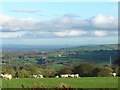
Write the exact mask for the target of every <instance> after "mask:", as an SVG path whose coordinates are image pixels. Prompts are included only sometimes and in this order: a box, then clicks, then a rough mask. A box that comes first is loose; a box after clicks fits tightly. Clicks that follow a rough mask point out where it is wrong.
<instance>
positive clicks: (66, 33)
mask: <svg viewBox="0 0 120 90" xmlns="http://www.w3.org/2000/svg"><path fill="white" fill-rule="evenodd" d="M54 34H55V35H57V36H61V37H65V36H81V35H84V34H86V33H85V32H84V31H75V30H71V31H69V30H67V31H61V32H54Z"/></svg>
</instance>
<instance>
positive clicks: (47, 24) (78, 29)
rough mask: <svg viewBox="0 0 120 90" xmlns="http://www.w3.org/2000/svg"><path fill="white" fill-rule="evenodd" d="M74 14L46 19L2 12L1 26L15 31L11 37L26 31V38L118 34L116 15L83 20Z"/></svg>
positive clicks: (5, 30) (9, 31)
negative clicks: (8, 14)
mask: <svg viewBox="0 0 120 90" xmlns="http://www.w3.org/2000/svg"><path fill="white" fill-rule="evenodd" d="M74 16H75V15H73V16H72V15H67V14H66V15H63V16H61V17H59V18H53V19H51V20H46V21H44V20H35V19H33V18H31V17H28V18H16V17H12V16H7V15H3V14H0V19H1V21H0V27H2V32H3V33H6V32H8V33H13V34H9V35H11V37H12V35H13V36H14V34H15V33H14V32H16V33H20V32H24V33H25V34H23V33H22V34H20V35H22V37H24V38H25V37H26V38H50V37H52V38H53V37H81V36H84V37H93V36H94V37H105V36H116V35H117V32H118V31H117V30H118V27H117V26H118V24H117V21H118V20H117V19H116V18H114V17H111V16H105V15H97V16H95V17H91V18H89V19H84V20H81V19H80V18H73V17H74ZM76 17H77V16H76ZM9 35H8V36H9ZM16 35H17V36H16ZM16 35H15V37H17V38H20V36H19V35H18V34H16ZM3 36H4V35H3ZM5 37H6V36H4V37H3V38H5Z"/></svg>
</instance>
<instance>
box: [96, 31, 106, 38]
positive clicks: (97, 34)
mask: <svg viewBox="0 0 120 90" xmlns="http://www.w3.org/2000/svg"><path fill="white" fill-rule="evenodd" d="M94 35H95V36H98V37H103V36H107V32H106V31H95V32H94Z"/></svg>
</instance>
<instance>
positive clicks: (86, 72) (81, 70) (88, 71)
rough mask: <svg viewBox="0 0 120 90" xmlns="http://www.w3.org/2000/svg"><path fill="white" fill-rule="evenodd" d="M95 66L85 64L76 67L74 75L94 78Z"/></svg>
mask: <svg viewBox="0 0 120 90" xmlns="http://www.w3.org/2000/svg"><path fill="white" fill-rule="evenodd" d="M93 70H94V66H93V64H91V63H88V62H83V63H81V64H80V65H78V66H76V67H75V68H74V70H73V72H74V73H78V74H80V76H92V72H93Z"/></svg>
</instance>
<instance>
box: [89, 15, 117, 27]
mask: <svg viewBox="0 0 120 90" xmlns="http://www.w3.org/2000/svg"><path fill="white" fill-rule="evenodd" d="M91 23H92V24H93V26H94V27H95V28H99V29H115V28H116V27H117V24H118V21H117V19H115V18H114V17H111V16H105V15H98V16H96V17H93V18H92V19H91Z"/></svg>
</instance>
